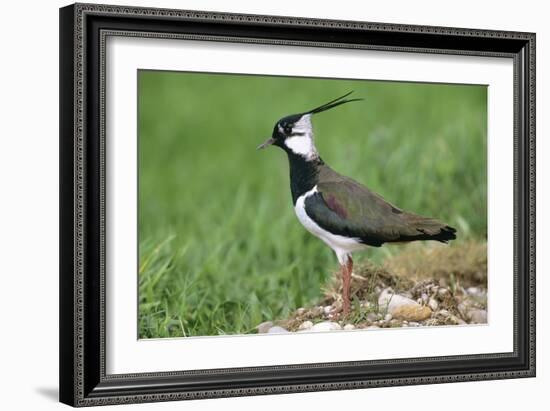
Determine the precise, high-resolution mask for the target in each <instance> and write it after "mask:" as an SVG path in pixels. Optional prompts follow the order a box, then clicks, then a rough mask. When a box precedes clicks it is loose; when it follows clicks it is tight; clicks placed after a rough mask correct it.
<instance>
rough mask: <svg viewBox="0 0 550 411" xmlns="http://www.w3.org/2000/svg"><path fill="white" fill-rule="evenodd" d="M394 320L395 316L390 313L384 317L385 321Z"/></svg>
mask: <svg viewBox="0 0 550 411" xmlns="http://www.w3.org/2000/svg"><path fill="white" fill-rule="evenodd" d="M392 318H393V315H391V314H390V313H387V314H386V316H385V317H384V321H391V320H392Z"/></svg>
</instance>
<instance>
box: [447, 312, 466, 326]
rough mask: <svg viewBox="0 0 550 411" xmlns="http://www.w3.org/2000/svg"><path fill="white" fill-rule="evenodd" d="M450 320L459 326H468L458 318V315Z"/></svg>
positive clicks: (452, 316)
mask: <svg viewBox="0 0 550 411" xmlns="http://www.w3.org/2000/svg"><path fill="white" fill-rule="evenodd" d="M449 320H450V321H451V322H452V323H453V324H459V325H463V324H466V321H464V320H463V319H462V318H458V317H457V316H456V315H452V314H451V316H450V317H449Z"/></svg>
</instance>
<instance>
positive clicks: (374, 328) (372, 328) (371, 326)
mask: <svg viewBox="0 0 550 411" xmlns="http://www.w3.org/2000/svg"><path fill="white" fill-rule="evenodd" d="M379 328H380V327H379V326H377V325H370V326H368V327H367V328H365V330H376V329H379Z"/></svg>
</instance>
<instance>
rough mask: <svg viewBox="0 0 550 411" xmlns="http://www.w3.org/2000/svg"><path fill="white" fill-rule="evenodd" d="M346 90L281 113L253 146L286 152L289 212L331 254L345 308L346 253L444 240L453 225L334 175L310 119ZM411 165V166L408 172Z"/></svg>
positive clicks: (348, 273)
mask: <svg viewBox="0 0 550 411" xmlns="http://www.w3.org/2000/svg"><path fill="white" fill-rule="evenodd" d="M350 94H351V92H350V93H347V94H345V95H343V96H341V97H338V98H337V99H335V100H332V101H329V102H328V103H325V104H323V105H321V106H319V107H317V108H314V109H313V110H309V111H306V112H303V113H299V114H292V115H289V116H286V117H283V118H282V119H280V120H279V121H277V123H276V124H275V127H274V128H273V133H272V135H271V137H270V138H269V139H267V140H266V141H265V142H264V143H263V144H261V145H259V146H258V149H263V148H265V147H267V146H270V145H274V146H277V147H280V148H281V149H283V150H284V151H285V152H286V153H287V155H288V162H289V166H290V191H291V193H292V202H293V204H294V211H295V212H296V216H297V217H298V220H299V221H300V223H302V225H303V226H304V227H305V228H306V230H308V231H309V232H310V233H311V234H313V235H315V236H316V237H318V238H319V239H321V240H322V241H324V242H325V243H326V244H327V245H328V246H329V247H330V248H331V249H332V250H333V251H334V253H335V254H336V257H337V258H338V262H339V263H340V270H341V277H342V309H343V315H344V317H345V316H347V315H348V314H349V311H350V283H351V274H352V270H353V260H352V258H351V253H352V252H354V251H358V250H363V249H365V248H367V247H368V246H371V247H380V246H381V245H382V244H384V243H397V242H409V241H418V240H435V241H439V242H442V243H447V242H448V241H449V240H454V239H455V238H456V230H455V229H454V228H453V227H451V226H449V225H447V224H444V223H441V222H440V221H438V220H436V219H434V218H430V217H423V216H420V215H417V214H413V213H410V212H407V211H404V210H402V209H400V208H398V207H396V206H394V205H393V204H391V203H389V202H387V201H386V200H384V199H383V198H382V197H381V196H380V195H378V194H376V193H374V192H372V191H371V190H369V189H368V188H366V187H365V186H363V185H361V184H360V183H358V182H357V181H355V180H353V179H351V178H349V177H346V176H343V175H341V174H338V173H337V172H336V171H334V170H333V169H332V168H330V167H329V166H328V165H327V164H326V163H325V162H324V161H323V160H322V159H321V157H320V156H319V152H318V151H317V148H316V147H315V144H314V136H313V127H312V124H311V118H312V116H313V115H314V114H319V113H322V112H323V111H326V110H330V109H332V108H334V107H337V106H340V105H342V104H346V103H351V102H353V101H359V100H362V99H358V98H352V99H346V97H347V96H349V95H350ZM412 171H413V170H411V172H412Z"/></svg>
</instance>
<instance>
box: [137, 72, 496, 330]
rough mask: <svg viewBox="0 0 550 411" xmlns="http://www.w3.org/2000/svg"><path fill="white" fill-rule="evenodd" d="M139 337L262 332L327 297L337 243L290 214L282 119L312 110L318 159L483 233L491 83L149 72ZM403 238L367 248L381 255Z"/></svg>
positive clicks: (144, 101)
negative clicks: (259, 328) (276, 130)
mask: <svg viewBox="0 0 550 411" xmlns="http://www.w3.org/2000/svg"><path fill="white" fill-rule="evenodd" d="M138 87H139V90H138V93H139V94H138V95H139V106H138V111H139V112H138V122H139V124H138V128H139V130H138V132H139V253H140V266H139V335H140V338H156V337H178V336H199V335H219V334H234V333H248V332H253V331H254V327H255V326H256V325H258V324H259V323H261V322H262V321H266V320H273V319H277V318H284V317H286V316H287V315H288V314H289V313H290V312H291V311H293V310H295V309H296V308H297V307H300V306H304V305H307V304H309V303H312V302H313V301H315V300H316V299H318V298H319V297H320V295H321V294H322V293H321V289H320V288H321V285H322V284H323V283H324V282H325V281H326V280H327V279H328V278H329V277H330V275H331V273H332V272H333V271H334V270H335V269H336V268H337V262H336V258H335V257H334V255H333V253H332V251H331V250H330V249H329V248H328V247H327V246H326V245H325V244H324V243H322V242H321V241H319V240H318V239H316V238H314V237H313V236H311V235H310V234H309V233H307V232H306V231H305V229H304V228H303V227H302V226H301V225H300V223H299V222H298V220H297V219H296V217H295V215H294V210H293V206H292V200H291V196H290V189H289V182H288V165H287V159H286V154H285V153H284V152H283V151H281V150H279V149H277V148H270V149H267V150H265V151H261V152H257V151H256V146H257V145H258V144H260V143H261V142H263V141H264V140H265V139H266V138H267V137H269V136H270V135H271V131H272V129H273V126H274V124H275V122H276V121H277V120H278V119H279V118H281V117H283V116H285V115H288V114H293V113H297V112H303V111H305V110H308V109H311V108H313V107H316V106H318V105H320V104H322V103H324V102H326V101H328V100H331V99H334V98H336V97H338V96H340V95H342V94H345V93H346V92H348V91H350V90H354V91H355V92H354V94H353V97H363V98H364V99H365V100H364V101H362V102H357V103H352V104H349V105H345V106H342V107H339V108H336V109H334V110H331V111H327V112H326V113H322V114H319V115H318V116H315V117H314V120H313V123H314V130H315V136H316V144H317V147H318V149H319V151H320V153H321V156H322V158H323V159H324V160H325V161H326V162H327V163H328V164H329V165H330V166H332V167H333V168H334V169H335V170H336V171H338V172H340V173H343V174H346V175H349V176H351V177H353V178H354V179H356V180H358V181H360V182H362V183H363V184H365V185H366V186H368V187H369V188H370V189H372V190H374V191H376V192H378V193H379V194H381V195H382V196H383V197H385V198H386V199H387V200H388V201H390V202H392V203H393V204H395V205H397V206H399V207H401V208H404V209H405V210H410V211H414V212H416V213H419V214H424V215H428V216H435V217H437V218H439V219H441V220H443V221H445V222H447V223H448V224H450V225H453V226H455V227H456V228H457V229H458V237H459V240H457V241H464V240H466V239H479V240H485V238H486V223H487V203H486V196H487V175H486V168H487V164H486V157H487V145H486V141H487V140H486V127H487V116H486V113H487V106H486V104H487V94H486V87H485V86H472V85H445V84H422V83H400V82H381V81H364V80H360V81H348V80H327V79H308V78H285V77H265V76H242V75H217V74H201V73H178V72H159V71H140V72H139V84H138ZM399 250H400V246H390V247H387V246H385V247H382V248H380V249H371V250H370V251H367V252H364V253H362V254H361V253H357V254H356V260H358V261H360V260H361V259H366V258H369V259H372V260H374V261H381V260H383V259H384V258H385V257H386V256H387V255H388V254H396V253H399Z"/></svg>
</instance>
